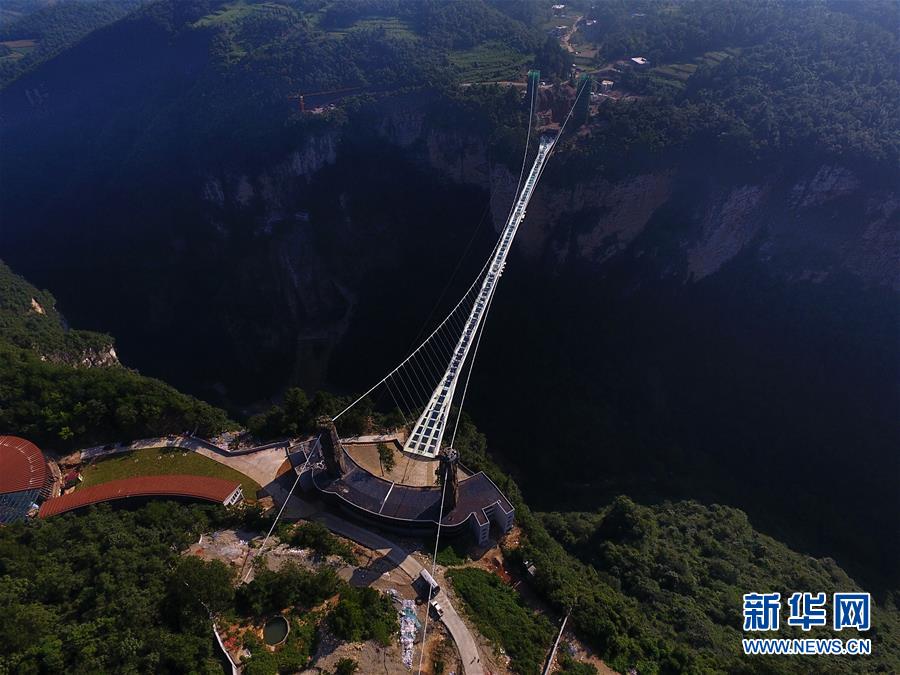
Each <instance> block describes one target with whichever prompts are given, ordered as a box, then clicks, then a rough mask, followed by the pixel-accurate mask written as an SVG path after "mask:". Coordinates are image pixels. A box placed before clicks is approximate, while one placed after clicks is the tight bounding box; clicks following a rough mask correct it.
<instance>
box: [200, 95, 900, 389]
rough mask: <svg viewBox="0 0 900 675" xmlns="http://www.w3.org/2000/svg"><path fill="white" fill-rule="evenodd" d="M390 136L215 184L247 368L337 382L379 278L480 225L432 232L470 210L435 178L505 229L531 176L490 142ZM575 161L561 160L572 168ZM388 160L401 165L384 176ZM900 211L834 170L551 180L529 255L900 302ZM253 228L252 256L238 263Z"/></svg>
mask: <svg viewBox="0 0 900 675" xmlns="http://www.w3.org/2000/svg"><path fill="white" fill-rule="evenodd" d="M377 134H378V137H377V139H375V140H372V141H371V143H370V144H369V145H360V144H359V143H358V141H353V142H348V141H346V140H345V139H343V138H342V137H341V136H340V135H339V134H338V133H337V132H334V131H332V132H328V133H324V134H321V135H312V136H310V137H309V138H308V140H307V141H306V143H305V144H304V145H303V146H302V147H300V148H299V149H297V150H295V151H293V152H291V153H289V154H288V155H286V156H285V157H284V159H283V160H282V161H281V162H279V163H277V164H273V165H271V166H269V167H267V168H265V169H264V170H262V171H260V172H258V173H255V174H248V173H240V172H233V173H228V172H224V173H223V172H219V173H210V174H208V175H207V176H206V177H205V179H204V181H203V183H202V186H201V187H200V190H199V192H200V194H199V198H200V200H201V202H202V204H203V205H204V206H203V218H204V219H205V220H206V222H207V223H208V225H209V226H210V231H211V232H214V233H215V236H216V238H217V239H219V240H220V241H219V242H218V243H214V244H212V246H213V248H220V249H221V254H220V255H221V256H224V257H228V256H234V255H235V254H237V259H236V260H234V264H235V265H236V268H235V270H233V271H232V272H231V273H229V274H228V276H229V277H230V280H229V281H227V282H223V286H224V288H227V289H228V293H229V294H231V297H234V296H237V297H239V298H241V301H240V302H237V303H231V304H230V305H228V304H226V303H220V304H218V305H217V307H216V315H217V317H219V318H217V319H216V321H217V322H218V324H219V326H218V327H219V328H220V329H221V335H222V338H223V339H224V340H226V341H227V342H228V344H229V345H230V347H229V348H230V349H231V350H232V351H233V353H234V354H236V355H237V360H238V363H239V364H240V366H241V367H242V368H245V369H247V370H250V371H253V370H257V369H258V368H259V367H260V364H261V363H263V362H266V361H267V360H271V359H272V358H273V356H272V354H277V360H278V362H279V364H280V365H279V367H278V371H279V373H280V374H281V376H283V377H285V380H284V381H283V382H282V383H281V384H286V382H287V381H288V380H291V381H299V382H301V383H303V384H305V385H307V386H315V385H317V384H321V383H324V382H325V381H327V380H328V373H329V369H330V367H331V365H332V364H331V363H329V360H330V357H331V355H332V354H333V351H334V348H335V346H336V345H339V344H340V343H341V342H342V340H343V339H344V338H345V337H346V335H347V331H348V330H349V329H350V327H351V326H352V325H353V322H354V320H355V319H356V316H355V314H354V311H355V308H356V307H357V302H358V300H359V293H360V291H362V290H363V286H364V285H365V284H366V280H367V279H368V278H370V275H372V274H379V275H396V274H397V273H398V272H399V271H400V270H403V269H404V268H405V267H407V265H408V261H407V260H405V258H404V256H405V251H406V250H407V247H409V246H412V248H413V249H417V248H421V247H422V246H426V247H427V246H429V245H432V244H433V243H434V242H435V241H438V240H440V239H441V237H442V236H443V234H442V231H441V230H442V229H443V230H446V228H447V227H448V226H449V227H450V228H453V230H454V231H455V232H456V233H465V232H467V231H468V228H469V227H471V226H472V223H468V222H459V221H458V220H453V222H450V223H446V222H445V223H442V224H439V225H436V224H435V223H434V222H433V221H434V212H435V211H440V210H446V209H447V208H451V209H453V208H455V206H450V205H448V204H437V203H435V202H434V201H433V200H432V199H431V198H430V197H429V196H424V195H413V194H410V193H409V190H408V185H412V184H416V183H417V181H418V180H419V179H420V178H421V177H422V176H426V177H428V178H427V180H432V181H436V182H437V183H442V182H443V183H448V184H455V185H457V186H460V188H461V189H462V188H465V187H467V186H474V187H477V188H478V189H480V190H482V191H483V193H482V194H484V193H487V195H488V198H489V213H490V217H491V219H492V221H493V227H494V229H495V230H498V229H499V228H500V226H501V225H502V223H503V222H504V221H505V219H506V216H507V213H508V208H509V204H510V203H511V202H512V199H513V195H514V191H515V185H516V181H517V179H518V175H517V173H518V168H517V167H516V168H514V169H511V168H510V167H508V166H506V165H504V164H501V163H498V162H495V161H493V159H492V157H491V156H490V151H489V150H488V148H487V147H486V145H485V143H484V142H483V141H482V140H480V139H478V138H476V137H474V136H470V135H467V134H466V133H465V132H464V131H456V132H453V131H447V130H445V129H436V128H433V127H430V126H429V124H428V122H427V119H426V116H425V114H424V113H423V112H421V111H419V110H416V109H414V108H405V107H404V108H397V109H394V110H391V111H389V112H388V114H386V115H385V116H384V117H383V118H382V119H381V121H380V122H379V125H378V127H377ZM565 152H566V150H565V148H562V149H560V151H559V154H558V156H557V157H556V158H554V160H555V161H556V162H560V161H563V162H564V161H565ZM380 153H386V156H387V157H390V158H391V159H390V160H387V161H386V162H385V163H384V165H381V164H380V163H379V159H378V155H379V154H380ZM551 170H552V169H551ZM348 172H349V175H348ZM375 173H377V174H378V175H377V176H376V175H373V174H375ZM367 183H371V185H368V184H367ZM373 191H376V192H377V194H373ZM476 194H477V193H476ZM419 198H423V199H424V200H425V201H426V202H430V203H429V204H428V206H427V207H426V211H427V212H428V214H429V216H428V218H426V220H425V221H423V222H419V223H417V224H416V226H415V228H414V229H413V230H411V231H410V230H406V229H404V227H402V226H395V225H396V221H397V220H398V219H400V218H402V217H404V216H402V215H401V214H402V213H403V212H404V210H409V211H413V212H415V211H417V210H418V208H419V207H418V206H417V204H418V199H419ZM473 198H474V199H475V200H476V201H480V200H481V199H483V197H478V196H473ZM383 200H386V201H391V202H393V203H392V205H391V206H389V207H386V206H385V204H384V203H382V202H383ZM898 203H900V202H898V195H897V193H896V192H893V191H890V190H887V189H883V188H882V189H873V188H872V187H870V186H869V185H867V182H866V181H865V180H864V179H863V178H861V177H860V176H857V175H856V174H854V172H853V171H852V170H850V169H849V168H846V167H841V166H833V165H822V166H819V167H812V168H806V169H805V170H802V171H794V172H793V173H791V172H788V171H787V170H785V171H781V172H776V173H774V174H773V175H770V176H766V177H765V178H762V179H755V180H747V179H746V178H742V177H734V176H729V175H721V176H719V175H708V174H707V173H706V172H705V171H704V167H697V166H691V165H690V163H689V162H685V163H684V164H682V165H676V166H669V167H668V168H661V169H660V170H659V171H658V172H653V173H642V174H638V175H632V176H628V177H626V178H623V179H619V180H614V181H611V180H608V179H606V178H603V177H600V176H591V175H587V176H585V177H584V178H583V179H580V180H578V181H576V182H574V183H571V184H566V185H561V184H560V181H558V180H545V181H544V183H543V184H542V185H541V187H540V188H539V190H538V191H537V193H536V195H535V198H534V200H533V202H532V206H531V207H530V210H529V213H528V218H527V220H526V222H525V224H524V226H523V228H522V230H521V231H520V234H519V240H518V242H517V246H516V255H517V256H520V257H521V260H522V264H525V265H527V266H529V268H532V269H538V270H540V273H541V274H545V275H549V276H556V277H559V276H565V275H566V274H567V272H566V270H567V269H570V268H572V267H576V268H578V269H579V270H582V271H583V270H587V271H588V274H590V275H593V277H594V278H595V279H596V281H597V283H602V280H603V279H605V278H607V277H610V276H616V275H618V276H620V277H622V276H624V277H627V279H628V281H627V284H626V285H625V286H624V288H638V287H640V286H641V285H642V284H646V283H655V282H659V281H664V282H666V283H672V284H675V285H681V286H684V285H687V286H690V285H692V284H696V283H698V282H700V281H703V280H707V279H709V278H711V277H714V276H715V275H716V274H717V273H719V272H720V271H721V270H722V269H723V267H725V266H727V265H728V264H729V263H731V262H733V261H735V260H737V259H749V260H752V261H754V264H755V265H757V266H758V267H759V269H760V270H763V271H765V273H766V274H770V275H772V276H773V277H775V278H780V279H783V280H785V281H786V282H788V283H807V282H810V283H822V282H824V281H825V280H827V279H828V278H830V277H834V276H841V275H844V274H847V275H850V276H852V277H854V278H857V279H858V280H859V281H860V282H861V283H862V284H863V285H864V286H865V287H888V288H892V289H893V290H894V291H900V274H898V270H900V225H898V222H900V215H898V214H900V210H898ZM457 206H458V205H457ZM238 230H239V231H241V232H242V236H245V237H250V239H251V240H252V244H251V245H250V246H249V247H247V248H246V249H245V250H243V251H240V252H235V251H233V250H232V248H233V244H234V241H235V240H236V238H237V234H236V232H237V231H238ZM444 234H446V232H444ZM454 255H455V254H453V252H452V250H451V251H449V252H448V253H447V256H449V257H451V258H452V257H454ZM472 255H476V254H475V253H473V254H472ZM478 255H481V254H478ZM476 257H477V256H476ZM629 261H631V262H629ZM513 264H515V263H513ZM442 281H443V280H442V279H438V278H434V279H427V280H425V281H424V282H423V283H425V284H428V285H429V286H428V287H427V289H426V291H425V292H426V294H427V293H431V294H433V295H435V296H436V295H437V294H438V293H439V292H440V288H441V286H442ZM361 285H362V286H361ZM219 296H220V298H224V297H225V292H224V289H223V291H221V292H220V293H219ZM248 304H250V305H252V306H253V310H252V311H251V312H249V313H248V312H247V311H246V305H248ZM248 319H251V320H248ZM419 320H421V317H420V318H419ZM272 384H273V385H274V386H275V387H276V388H277V386H278V384H276V383H272ZM357 384H358V383H357ZM217 386H218V387H219V389H220V390H221V391H227V390H228V389H229V388H230V387H229V386H227V385H225V384H224V383H222V382H220V383H218V385H217Z"/></svg>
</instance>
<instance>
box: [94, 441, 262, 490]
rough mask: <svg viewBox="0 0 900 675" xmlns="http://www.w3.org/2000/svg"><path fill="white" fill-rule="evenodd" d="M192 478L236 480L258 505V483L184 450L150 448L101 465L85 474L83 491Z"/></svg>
mask: <svg viewBox="0 0 900 675" xmlns="http://www.w3.org/2000/svg"><path fill="white" fill-rule="evenodd" d="M166 474H189V475H194V476H210V477H212V478H224V479H227V480H236V481H238V482H239V483H240V484H241V487H242V488H243V489H244V498H245V499H246V500H247V501H250V502H253V501H256V491H257V490H259V489H260V486H259V483H257V482H256V481H255V480H253V479H251V478H249V477H247V476H245V475H244V474H242V473H240V472H239V471H235V470H234V469H232V468H230V467H227V466H225V465H224V464H219V463H218V462H216V461H213V460H211V459H209V458H208V457H204V456H203V455H198V454H197V453H196V452H192V451H190V450H183V449H181V448H147V449H146V450H135V451H134V452H128V453H124V454H121V455H114V456H113V457H110V458H108V459H103V460H100V461H98V462H97V463H96V464H94V465H93V466H89V467H87V468H85V470H84V482H83V483H82V484H81V487H87V486H89V485H99V484H100V483H106V482H108V481H111V480H116V479H118V478H131V477H133V476H160V475H166Z"/></svg>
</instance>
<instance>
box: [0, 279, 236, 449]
mask: <svg viewBox="0 0 900 675" xmlns="http://www.w3.org/2000/svg"><path fill="white" fill-rule="evenodd" d="M112 345H113V341H112V338H111V337H110V336H108V335H101V334H98V333H92V332H90V331H80V330H72V329H69V328H68V327H67V326H66V325H65V324H64V322H63V319H62V316H61V315H60V313H59V311H58V310H57V309H56V301H55V300H54V298H53V296H52V295H50V293H48V292H47V291H39V290H37V289H36V288H34V287H33V286H31V285H30V284H28V282H26V281H25V280H24V279H22V278H21V277H19V276H17V275H16V274H14V273H13V272H12V270H10V268H9V267H8V266H7V265H5V264H4V263H3V262H0V428H2V429H3V430H4V432H5V433H12V434H17V435H21V436H24V437H26V438H28V439H30V440H33V441H34V442H36V443H38V444H40V445H41V446H43V447H45V448H48V449H66V448H73V447H84V446H87V445H93V444H95V443H112V442H118V441H121V440H129V439H133V438H142V437H146V436H157V435H161V434H167V433H180V432H183V431H185V430H191V431H194V430H196V432H197V433H199V434H204V435H211V434H215V433H217V432H219V431H221V430H223V429H224V428H226V427H227V426H229V425H230V424H231V423H230V422H229V420H228V417H227V416H226V414H225V413H224V411H222V410H219V409H217V408H214V407H212V406H210V405H209V404H207V403H204V402H202V401H198V400H197V399H195V398H193V397H191V396H187V395H185V394H182V393H181V392H179V391H177V390H175V389H173V388H172V387H170V386H169V385H167V384H165V383H163V382H161V381H159V380H155V379H152V378H149V377H143V376H141V375H138V374H137V373H136V372H134V371H131V370H128V369H127V368H124V367H122V366H121V365H120V364H119V362H118V360H117V359H116V357H115V352H114V351H112V349H113V347H112Z"/></svg>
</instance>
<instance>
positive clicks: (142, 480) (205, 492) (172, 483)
mask: <svg viewBox="0 0 900 675" xmlns="http://www.w3.org/2000/svg"><path fill="white" fill-rule="evenodd" d="M154 497H163V498H168V499H179V500H189V501H194V500H199V501H208V502H216V503H219V504H222V505H224V506H230V505H232V504H237V503H239V502H240V501H241V500H242V499H243V498H244V493H243V490H242V489H241V484H240V483H238V482H237V481H233V480H223V479H221V478H209V477H206V476H185V475H172V476H136V477H134V478H122V479H119V480H111V481H109V482H108V483H101V484H100V485H92V486H91V487H85V488H81V489H78V490H75V491H74V492H70V493H69V494H66V495H61V496H59V497H54V498H53V499H48V500H47V501H46V502H44V503H43V504H42V505H41V510H40V512H39V513H38V515H39V516H40V517H41V518H47V517H49V516H55V515H58V514H60V513H65V512H66V511H74V510H75V509H80V508H83V507H85V506H90V505H91V504H99V503H101V502H110V501H119V500H127V499H148V498H154Z"/></svg>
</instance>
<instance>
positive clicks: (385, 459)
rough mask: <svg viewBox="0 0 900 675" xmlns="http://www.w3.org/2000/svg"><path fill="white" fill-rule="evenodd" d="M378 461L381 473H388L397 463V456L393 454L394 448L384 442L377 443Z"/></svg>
mask: <svg viewBox="0 0 900 675" xmlns="http://www.w3.org/2000/svg"><path fill="white" fill-rule="evenodd" d="M378 461H379V462H380V463H381V468H382V473H384V471H387V472H388V473H390V472H391V471H393V470H394V467H395V466H396V465H397V458H396V455H395V454H394V448H392V447H391V446H389V445H387V444H386V443H379V444H378Z"/></svg>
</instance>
